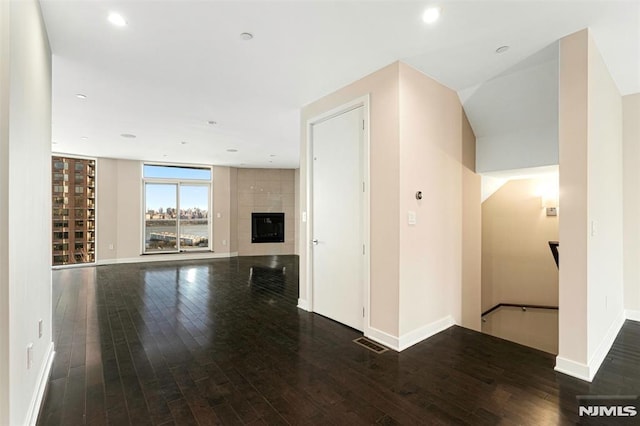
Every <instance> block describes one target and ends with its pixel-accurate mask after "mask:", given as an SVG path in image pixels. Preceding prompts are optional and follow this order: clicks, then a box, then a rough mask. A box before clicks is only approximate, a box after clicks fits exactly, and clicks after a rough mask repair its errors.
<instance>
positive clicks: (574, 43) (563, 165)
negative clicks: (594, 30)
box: [556, 30, 624, 379]
mask: <svg viewBox="0 0 640 426" xmlns="http://www.w3.org/2000/svg"><path fill="white" fill-rule="evenodd" d="M560 197H561V199H560V208H561V215H562V216H561V217H562V219H561V221H560V242H561V262H562V267H561V268H560V284H559V289H560V297H559V302H560V312H559V339H560V345H559V354H558V358H557V364H556V369H558V370H560V371H565V372H569V373H570V374H574V375H577V376H581V377H583V378H587V379H590V378H592V377H593V375H594V374H595V372H596V371H597V369H598V368H599V366H600V364H601V362H602V360H603V359H604V356H605V355H606V353H607V351H608V349H609V348H610V346H611V344H612V342H613V339H614V338H615V336H616V334H617V331H618V329H619V327H620V326H621V325H622V321H623V318H624V312H623V284H622V271H623V264H622V257H623V256H622V100H621V96H620V94H619V92H618V90H617V88H616V86H615V84H614V82H613V80H612V78H611V76H610V75H609V72H608V70H607V68H606V66H605V64H604V62H603V60H602V58H601V57H600V54H599V53H598V50H597V47H596V45H595V44H594V42H593V40H592V39H591V37H590V35H589V32H588V30H583V31H580V32H578V33H575V34H572V35H570V36H568V37H565V38H564V39H562V40H561V42H560Z"/></svg>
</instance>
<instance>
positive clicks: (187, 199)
mask: <svg viewBox="0 0 640 426" xmlns="http://www.w3.org/2000/svg"><path fill="white" fill-rule="evenodd" d="M144 177H145V178H165V179H167V178H170V179H180V180H194V179H196V180H202V182H210V181H211V169H191V168H186V167H167V166H150V165H145V166H144ZM177 187H178V185H177V184H175V183H149V182H147V183H145V188H146V208H145V211H147V210H156V211H157V210H159V209H160V208H163V209H164V210H166V209H167V207H171V208H176V207H177V206H176V194H177ZM208 195H209V186H208V185H189V183H183V184H181V185H180V208H181V209H183V210H187V209H190V208H196V207H197V208H200V209H201V210H209V196H208Z"/></svg>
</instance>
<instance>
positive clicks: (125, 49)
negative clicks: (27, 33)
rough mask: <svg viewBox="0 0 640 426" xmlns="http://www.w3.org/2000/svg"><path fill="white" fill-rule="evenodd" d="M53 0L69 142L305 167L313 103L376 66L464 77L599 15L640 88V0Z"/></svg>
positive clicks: (59, 93) (89, 151) (50, 26)
mask: <svg viewBox="0 0 640 426" xmlns="http://www.w3.org/2000/svg"><path fill="white" fill-rule="evenodd" d="M40 3H41V5H42V9H43V14H44V19H45V23H46V26H47V30H48V33H49V38H50V42H51V47H52V51H53V55H54V58H53V83H54V89H53V90H54V96H53V140H54V141H55V144H54V145H53V147H52V148H53V150H54V151H56V152H62V153H71V154H81V155H91V156H101V157H117V158H131V159H142V160H150V161H171V162H187V163H197V164H218V165H234V166H242V167H297V166H298V164H299V162H298V156H299V148H298V145H299V140H300V123H299V120H300V119H299V116H300V113H299V111H300V108H301V107H302V106H303V105H305V104H307V103H310V102H312V101H314V100H316V99H318V98H320V97H322V96H324V95H326V94H328V93H330V92H332V91H334V90H336V89H338V88H340V87H342V86H344V85H346V84H349V83H350V82H352V81H354V80H356V79H359V78H361V77H363V76H364V75H366V74H368V73H371V72H373V71H375V70H377V69H379V68H381V67H383V66H385V65H387V64H389V63H391V62H393V61H395V60H398V59H399V60H403V61H405V62H407V63H409V64H410V65H413V66H414V67H416V68H418V69H420V70H422V71H423V72H424V73H425V74H427V75H429V76H432V77H433V78H435V79H436V80H438V81H440V82H441V83H443V84H445V85H447V86H449V87H451V88H452V89H454V90H457V91H463V90H465V89H469V88H471V87H473V86H477V85H479V84H481V83H483V82H484V81H487V80H489V79H491V78H492V77H495V76H496V75H499V74H500V73H502V72H504V71H505V70H507V69H509V68H511V67H513V66H515V65H516V64H518V63H519V62H521V61H523V60H524V59H525V58H527V57H529V56H530V55H532V54H534V53H535V52H538V51H540V50H541V49H543V48H544V47H546V46H548V45H550V44H551V43H553V42H554V41H556V40H557V39H559V38H561V37H563V36H565V35H568V34H571V33H573V32H575V31H577V30H580V29H582V28H585V27H590V28H591V29H592V34H593V36H594V38H595V40H596V43H597V45H598V47H599V49H600V50H601V53H602V55H603V57H604V60H605V62H606V63H607V65H608V67H609V69H610V71H611V74H612V76H613V78H614V80H615V81H616V83H617V85H618V88H619V89H620V91H621V93H622V94H623V95H624V94H630V93H637V92H640V2H638V1H610V0H604V1H518V0H511V1H480V0H476V1H466V2H460V1H441V2H439V3H438V4H439V5H440V6H441V7H442V11H443V14H442V17H441V19H440V21H438V22H437V23H436V24H435V25H431V26H430V25H426V24H424V23H423V22H422V20H421V14H422V12H423V10H424V9H425V8H426V7H427V6H428V5H430V4H432V3H433V2H429V1H419V2H417V1H398V0H394V1H360V2H358V1H303V0H301V1H280V2H276V1H270V0H262V1H253V2H250V1H226V2H223V1H190V0H180V1H164V0H160V1H149V0H137V1H133V0H130V1H120V2H114V1H96V0H91V1H90V0H80V1H73V0H40ZM110 11H117V12H119V13H120V14H122V15H123V16H124V17H125V19H126V20H127V21H128V25H127V26H126V27H123V28H117V27H114V26H112V25H111V24H110V23H108V22H107V19H106V18H107V14H108V13H109V12H110ZM242 32H250V33H253V34H254V39H253V40H251V41H243V40H241V38H240V33H242ZM502 45H509V46H511V49H510V50H509V51H508V52H507V53H504V54H501V55H497V54H496V53H495V49H496V48H497V47H499V46H502ZM77 93H82V94H85V95H86V96H87V99H85V100H80V99H78V98H76V97H75V95H76V94H77ZM209 120H214V121H216V122H217V124H216V125H210V124H208V123H207V121H209ZM122 133H132V134H135V135H137V138H135V139H126V138H122V137H121V136H120V135H121V134H122ZM83 138H84V139H83ZM181 142H186V144H182V143H181ZM227 149H237V150H238V152H235V153H231V152H227Z"/></svg>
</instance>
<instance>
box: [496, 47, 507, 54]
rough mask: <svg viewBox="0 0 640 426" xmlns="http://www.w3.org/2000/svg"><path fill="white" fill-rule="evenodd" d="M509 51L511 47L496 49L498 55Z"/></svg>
mask: <svg viewBox="0 0 640 426" xmlns="http://www.w3.org/2000/svg"><path fill="white" fill-rule="evenodd" d="M507 50H509V46H500V47H498V48H497V49H496V53H504V52H506V51H507Z"/></svg>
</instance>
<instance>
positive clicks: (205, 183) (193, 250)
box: [140, 161, 213, 255]
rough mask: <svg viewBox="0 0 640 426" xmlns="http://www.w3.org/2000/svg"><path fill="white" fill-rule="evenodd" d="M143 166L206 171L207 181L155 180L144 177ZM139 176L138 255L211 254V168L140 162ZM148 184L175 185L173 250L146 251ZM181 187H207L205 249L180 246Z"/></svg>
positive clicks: (183, 179) (196, 165)
mask: <svg viewBox="0 0 640 426" xmlns="http://www.w3.org/2000/svg"><path fill="white" fill-rule="evenodd" d="M145 166H165V167H180V168H186V169H188V168H195V169H208V170H209V173H210V174H209V176H210V178H209V179H188V178H156V177H148V178H147V177H145V175H144V168H145ZM140 176H141V182H142V189H141V191H140V192H141V197H142V214H141V215H140V216H141V221H142V224H141V233H140V234H141V235H140V236H141V238H140V243H141V247H140V253H141V254H142V255H156V254H177V253H203V252H204V253H207V252H213V216H212V213H211V212H212V210H213V166H209V165H202V164H184V163H159V162H146V161H142V162H141V164H140ZM147 183H150V184H169V185H176V210H177V213H178V214H177V215H176V249H175V250H171V251H169V250H158V251H148V250H147V244H146V214H147V191H146V185H147ZM181 185H187V186H205V187H208V191H207V195H208V205H207V209H208V210H207V244H208V246H207V247H194V248H183V247H181V245H180V238H179V235H180V208H181V206H180V187H181Z"/></svg>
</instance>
